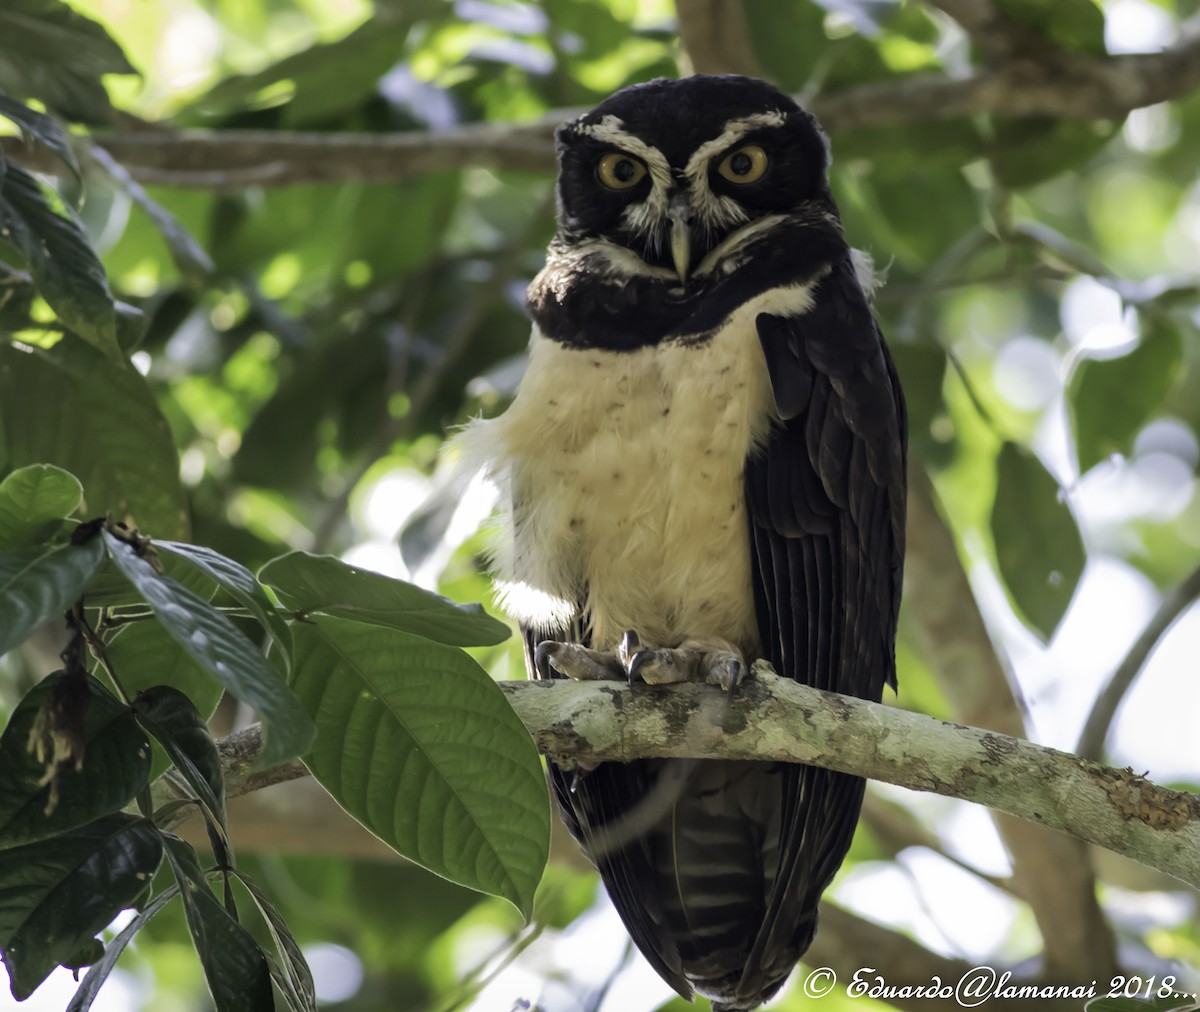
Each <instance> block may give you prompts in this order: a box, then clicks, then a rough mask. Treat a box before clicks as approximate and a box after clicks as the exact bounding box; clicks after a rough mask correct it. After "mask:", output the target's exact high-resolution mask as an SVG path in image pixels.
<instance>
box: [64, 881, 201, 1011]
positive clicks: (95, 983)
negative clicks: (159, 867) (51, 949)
mask: <svg viewBox="0 0 1200 1012" xmlns="http://www.w3.org/2000/svg"><path fill="white" fill-rule="evenodd" d="M178 895H179V886H177V885H174V886H171V888H169V889H164V890H163V891H162V892H160V893H159V894H158V895H157V896H155V897H154V899H152V900H151V901H150V902H149V903H148V904H147V905H146V907H145V909H144V910H142V911H141V912H140V913H139V914H138V915H137V916H136V917H135V918H134V919H133V920H131V921H130V922H129V923H128V924H126V925H125V927H124V928H122V929H121V932H120V934H118V935H117V937H116V938H114V939H113V940H112V941H111V942H109V943H108V946H107V947H106V948H105V950H104V956H103V957H102V958H101V959H98V960H97V961H96V962H95V963H94V964H93V965H92V967H91V969H89V970H88V972H87V975H86V976H85V977H84V978H83V982H82V983H81V984H80V985H79V987H78V989H77V990H76V991H75V994H74V995H73V996H72V998H71V1002H70V1004H69V1005H67V1007H66V1010H65V1012H88V1009H90V1008H91V1007H92V1002H94V1001H95V1000H96V995H97V994H99V993H100V988H101V987H103V986H104V982H105V981H106V980H108V977H109V974H111V973H112V972H113V968H114V967H115V966H116V965H117V960H118V959H119V958H120V956H121V953H122V952H124V951H125V946H127V945H128V944H129V943H130V942H131V941H133V936H134V935H136V934H137V933H138V932H139V931H141V930H142V928H143V927H144V926H145V924H146V922H147V921H149V920H150V918H151V917H153V916H154V915H155V914H157V913H158V912H159V911H160V910H161V909H162V908H163V907H165V906H166V905H167V904H168V903H170V902H171V900H173V899H175V897H176V896H178Z"/></svg>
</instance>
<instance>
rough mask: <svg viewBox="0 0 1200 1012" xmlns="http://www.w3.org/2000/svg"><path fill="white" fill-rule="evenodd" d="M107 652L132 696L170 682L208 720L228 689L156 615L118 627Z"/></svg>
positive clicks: (122, 684)
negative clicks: (224, 687)
mask: <svg viewBox="0 0 1200 1012" xmlns="http://www.w3.org/2000/svg"><path fill="white" fill-rule="evenodd" d="M89 600H90V598H89ZM138 600H139V601H140V600H141V598H140V597H139V598H138ZM107 653H108V661H109V663H110V664H111V665H112V667H113V670H114V671H115V672H116V673H117V677H118V678H120V679H121V687H122V688H123V689H124V690H125V691H126V692H127V693H129V696H130V698H133V697H134V696H136V695H137V694H138V693H139V692H145V691H146V690H147V689H151V688H153V687H154V686H156V685H170V686H171V687H172V688H175V689H178V690H179V691H180V692H182V693H183V694H184V695H185V696H187V697H188V699H190V700H191V701H192V703H193V705H194V706H195V707H196V709H197V710H199V711H200V714H201V716H202V717H204V719H205V720H207V719H208V718H209V717H211V716H212V715H213V711H214V710H216V708H217V704H218V703H219V702H220V701H221V695H222V693H223V692H224V691H225V690H224V689H223V688H222V687H221V683H220V682H218V681H217V680H216V679H215V678H214V677H213V676H212V675H211V674H209V672H208V669H207V668H205V667H204V666H203V665H202V664H200V663H199V662H197V661H196V660H195V659H194V658H193V657H192V655H191V654H190V653H188V652H187V651H186V650H185V649H184V648H183V646H182V645H181V644H180V642H179V641H178V640H177V639H176V638H175V637H174V636H172V635H171V634H170V633H169V632H168V631H167V630H166V629H165V628H163V626H162V624H161V623H160V622H157V621H154V620H153V619H151V620H148V621H145V622H131V623H130V624H129V625H127V626H125V627H123V628H121V629H119V630H117V632H116V635H114V636H113V637H112V639H111V640H109V642H108V647H107Z"/></svg>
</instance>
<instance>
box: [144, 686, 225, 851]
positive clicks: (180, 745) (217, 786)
mask: <svg viewBox="0 0 1200 1012" xmlns="http://www.w3.org/2000/svg"><path fill="white" fill-rule="evenodd" d="M133 709H134V714H135V715H136V719H137V722H138V723H139V724H140V725H141V726H142V727H143V728H145V730H146V732H147V733H148V734H151V735H153V736H154V739H155V741H157V742H158V743H159V744H160V745H161V746H162V747H163V748H164V749H165V750H166V752H167V755H168V756H170V757H171V761H172V762H173V763H174V764H175V768H176V769H177V770H178V771H179V773H180V775H181V776H182V777H183V779H184V780H186V781H187V783H188V786H189V787H191V789H192V792H193V793H194V794H195V795H196V797H197V799H199V801H200V803H201V804H202V805H203V806H204V807H205V809H207V811H208V817H209V818H210V819H212V820H214V821H215V822H216V823H217V824H218V825H220V826H222V827H224V825H225V781H224V777H223V775H222V773H221V756H220V755H219V754H218V752H217V744H216V742H215V741H213V738H212V735H211V734H210V733H209V731H208V727H207V725H206V724H205V723H204V718H203V717H202V716H201V714H200V711H198V710H197V709H196V706H195V704H194V703H193V702H192V701H191V700H190V699H188V697H187V696H185V695H184V694H183V693H182V692H180V691H179V690H178V689H176V688H173V687H171V686H170V685H156V686H154V687H153V688H151V689H147V690H146V691H145V692H142V693H140V694H139V695H138V697H137V699H135V700H134V702H133Z"/></svg>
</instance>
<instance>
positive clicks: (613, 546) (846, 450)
mask: <svg viewBox="0 0 1200 1012" xmlns="http://www.w3.org/2000/svg"><path fill="white" fill-rule="evenodd" d="M557 150H558V160H559V175H558V189H557V197H558V228H557V233H556V235H555V237H554V239H553V241H552V242H551V244H550V247H549V250H548V252H547V256H546V265H545V268H544V269H543V270H542V271H541V273H540V274H538V276H537V277H536V278H535V279H534V281H533V282H532V284H531V285H530V287H529V292H528V308H529V312H530V315H531V316H532V319H533V334H532V338H531V342H530V348H529V364H528V368H527V371H526V373H525V375H524V378H523V380H522V382H521V384H520V388H519V390H518V392H517V395H516V398H515V400H514V401H513V403H512V405H511V406H510V407H509V408H508V409H507V411H505V413H504V414H502V415H501V416H499V417H498V418H495V419H492V420H490V421H485V422H480V423H477V424H476V425H475V426H474V427H473V428H472V429H471V430H470V432H469V433H468V436H467V439H468V440H469V441H470V442H471V443H472V444H473V452H475V453H478V454H481V455H482V456H484V457H485V458H486V460H487V462H488V464H487V466H488V468H489V469H490V471H491V474H492V476H493V478H494V479H495V480H496V482H497V483H498V484H499V486H500V488H501V490H502V501H503V503H504V508H505V511H504V517H503V519H502V521H501V524H500V527H501V531H502V537H501V539H500V544H499V546H498V548H497V550H496V557H495V560H494V568H495V578H496V582H497V587H498V590H499V592H500V598H501V602H502V604H503V606H504V607H505V608H506V609H507V610H508V611H509V612H510V613H511V614H512V615H513V616H514V617H515V618H516V620H517V621H518V622H519V624H520V627H521V629H522V632H523V635H524V641H525V654H526V661H527V667H528V670H529V674H530V677H532V678H560V677H569V678H576V679H596V680H603V679H620V680H625V681H628V682H629V684H630V685H631V686H634V687H635V689H637V690H639V691H645V692H669V691H670V690H669V689H663V690H650V689H643V688H641V687H642V686H643V685H647V684H648V685H669V684H670V683H675V682H682V681H687V680H695V681H703V682H708V683H711V684H713V685H716V686H719V687H720V688H721V689H723V690H724V691H726V692H731V693H732V692H736V691H737V689H738V686H739V684H741V683H742V682H743V680H745V679H746V678H748V677H751V668H750V666H751V664H752V663H753V661H754V660H755V659H757V658H764V659H766V660H767V661H769V662H770V664H771V665H772V666H773V668H774V669H775V671H776V672H778V673H779V674H780V675H782V676H784V677H787V678H794V679H796V680H798V681H801V682H804V683H806V684H808V685H813V686H816V687H818V688H821V689H828V690H831V691H835V692H841V693H847V694H849V695H853V696H859V697H862V698H866V699H872V700H879V699H880V697H881V695H882V692H883V687H884V685H885V684H888V685H891V686H892V687H893V688H895V684H896V674H895V636H896V621H897V612H898V608H899V602H900V589H901V574H902V567H903V557H904V509H905V454H906V422H905V409H904V401H903V397H902V395H901V391H900V385H899V381H898V379H897V376H896V371H895V368H894V367H893V365H892V361H891V358H890V356H889V354H888V351H887V347H886V345H885V344H884V341H883V338H882V335H881V333H880V330H879V328H878V326H877V325H876V323H875V320H874V318H873V316H872V312H871V309H870V306H869V302H868V298H869V289H870V285H869V282H868V276H869V270H865V271H864V269H863V261H862V258H860V257H859V256H858V255H857V254H855V253H853V252H852V251H851V249H850V248H849V246H848V245H847V243H846V239H845V238H844V236H843V234H842V226H841V222H840V219H839V217H838V209H837V206H836V205H835V203H834V200H833V197H832V196H831V194H830V190H829V183H828V176H827V166H828V147H827V144H826V141H825V138H824V135H823V134H822V132H821V129H820V127H819V126H818V124H817V122H816V120H815V119H814V118H813V117H812V116H811V115H810V114H808V113H807V112H805V111H804V110H803V109H802V108H801V107H800V106H799V105H797V103H796V102H795V101H794V100H793V99H791V98H790V97H789V96H787V95H786V94H784V93H783V92H781V91H779V90H777V89H776V88H774V87H772V86H771V85H769V84H766V83H764V82H762V81H758V80H754V79H751V78H746V77H735V76H695V77H689V78H686V79H683V80H656V81H651V82H649V83H646V84H639V85H634V86H632V87H629V88H625V89H623V90H622V91H619V92H617V93H616V94H614V95H613V96H612V97H610V98H608V99H607V100H605V101H604V102H602V103H601V104H600V105H598V106H597V107H596V108H595V109H593V110H592V111H591V112H589V113H587V114H586V115H584V116H582V117H580V118H578V119H576V120H574V121H572V122H569V123H567V124H565V125H564V126H562V127H561V128H560V129H559V131H558V134H557ZM796 734H797V736H798V737H800V736H802V735H803V734H804V727H803V723H802V721H801V720H800V719H799V718H798V719H797V726H796ZM549 778H550V784H551V789H552V793H553V795H554V797H555V798H556V800H557V803H558V807H559V809H560V811H561V814H562V817H563V819H564V820H565V822H566V825H567V827H568V828H569V829H570V831H571V833H572V834H573V835H574V836H575V838H576V839H577V840H578V841H579V843H580V845H581V846H582V848H583V850H584V852H585V853H586V855H587V856H588V858H589V859H590V860H591V861H592V862H593V864H594V865H595V867H596V868H597V869H598V871H599V873H600V875H601V877H602V879H603V881H604V884H605V886H606V887H607V889H608V893H609V895H610V897H611V898H612V902H613V904H614V905H615V906H616V909H617V911H618V912H619V913H620V916H621V919H622V920H623V922H624V924H625V927H626V928H627V929H628V931H629V934H630V936H631V937H632V939H633V941H634V942H635V943H636V944H637V947H638V948H639V949H640V950H641V952H642V954H643V955H644V956H645V958H646V959H647V960H648V961H649V963H650V964H651V966H653V967H654V969H655V970H656V971H658V973H659V974H660V975H661V976H662V977H663V979H664V980H666V981H667V982H668V983H669V984H670V985H671V986H672V987H673V988H675V990H676V991H678V992H679V993H680V994H681V995H683V996H684V997H685V998H691V997H692V996H693V995H694V994H695V993H697V992H698V993H700V994H702V995H705V996H708V997H709V998H711V999H712V1001H713V1008H714V1009H717V1010H743V1009H752V1008H755V1007H756V1006H758V1005H759V1004H761V1003H762V1002H764V1001H766V1000H767V999H768V998H770V997H771V996H772V995H773V994H774V993H775V992H776V991H778V990H779V988H780V987H781V986H782V985H783V983H784V981H785V980H786V979H787V977H788V974H789V973H790V972H791V970H792V969H793V967H794V966H795V964H796V962H797V960H798V959H799V958H800V956H801V954H802V953H803V952H804V951H805V949H806V948H807V947H808V945H809V943H810V942H811V940H812V938H813V935H814V933H815V932H816V930H817V904H818V900H819V898H820V896H821V893H822V891H823V890H824V889H825V887H826V886H827V885H828V884H829V882H830V880H831V879H832V878H833V875H834V873H835V872H836V871H837V869H838V866H839V865H840V864H841V862H842V859H843V858H844V857H845V854H846V851H847V849H848V848H849V846H850V841H851V838H852V836H853V834H854V828H855V824H856V822H857V819H858V814H859V810H860V807H861V804H862V796H863V788H864V782H863V781H862V780H861V779H858V778H856V777H852V776H848V775H846V774H842V773H836V772H831V771H827V770H822V769H817V768H815V767H810V766H802V765H796V764H788V763H775V762H750V761H736V762H734V761H727V760H717V759H701V760H659V759H647V760H640V761H636V762H630V763H626V764H623V763H603V764H601V765H599V766H597V767H595V768H594V769H590V770H586V771H565V770H562V769H559V768H558V767H556V766H554V765H553V764H551V765H550V767H549Z"/></svg>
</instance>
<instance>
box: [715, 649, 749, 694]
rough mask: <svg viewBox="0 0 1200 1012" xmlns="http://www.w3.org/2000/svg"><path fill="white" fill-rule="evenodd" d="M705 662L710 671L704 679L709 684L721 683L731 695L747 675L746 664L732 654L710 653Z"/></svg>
mask: <svg viewBox="0 0 1200 1012" xmlns="http://www.w3.org/2000/svg"><path fill="white" fill-rule="evenodd" d="M705 662H706V664H705V666H706V667H707V669H708V673H707V675H706V676H705V679H704V680H705V681H706V682H708V684H709V685H719V686H720V687H721V688H722V689H723V690H724V691H725V692H727V693H729V695H731V696H732V695H733V694H734V693H735V692H736V691H737V689H738V686H739V685H741V684H742V680H743V679H744V678H745V677H746V671H747V668H746V665H744V664H743V663H742V662H741V661H740V660H738V659H737V658H736V657H734V656H732V655H731V654H719V653H718V654H710V655H709V656H708V657H707V658H705Z"/></svg>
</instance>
